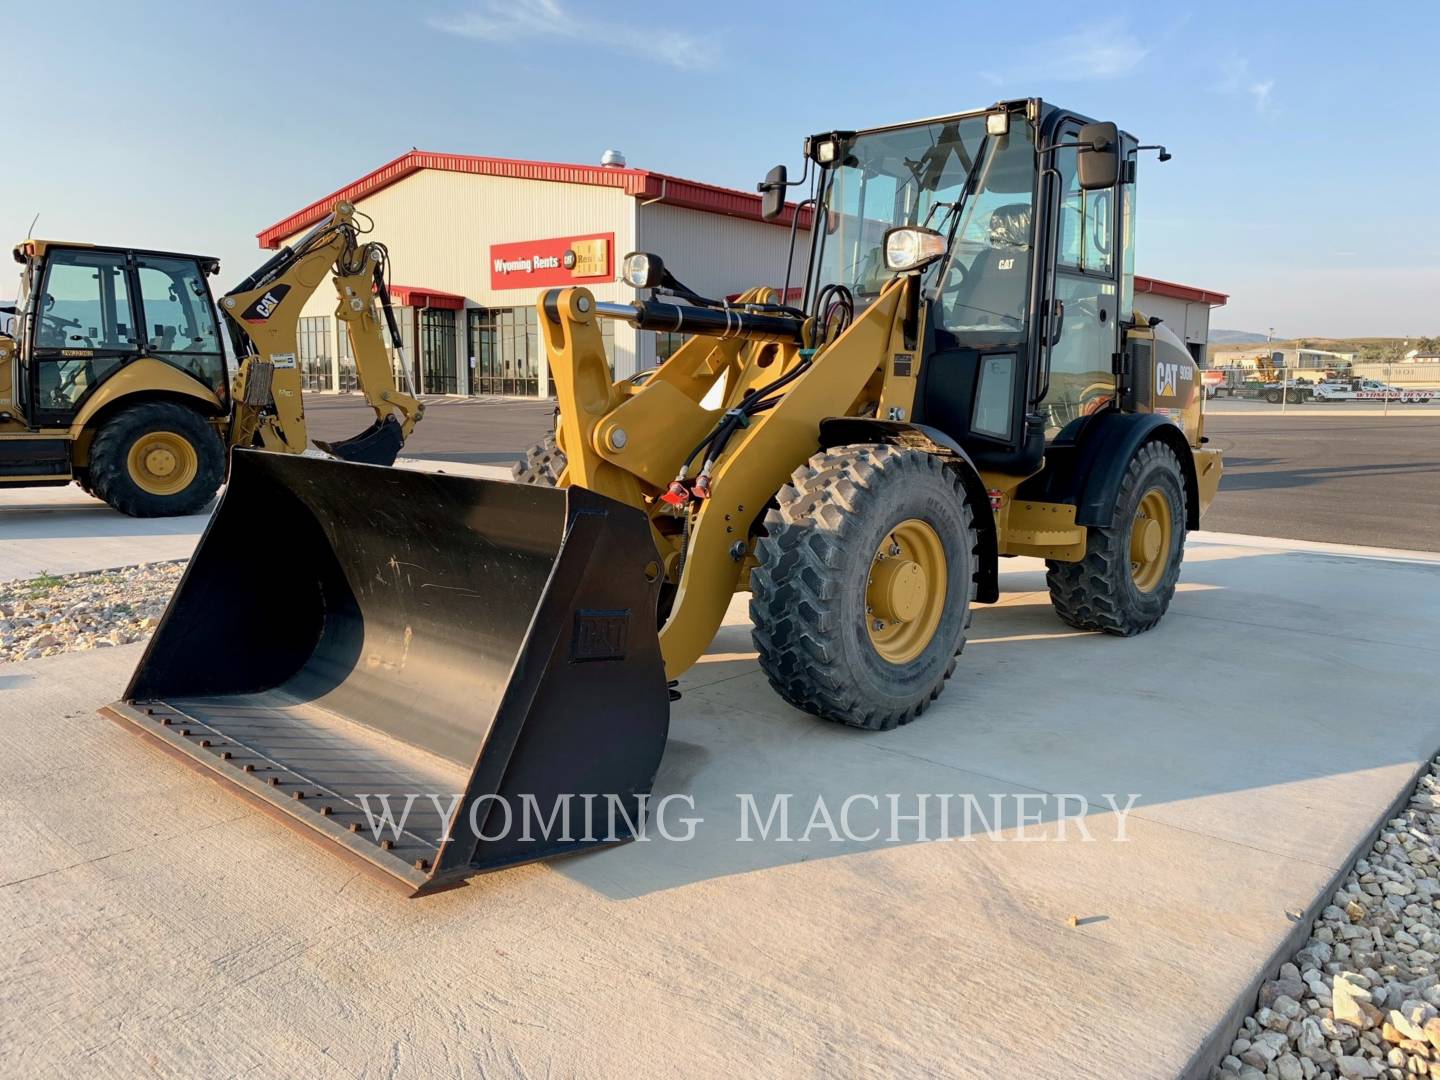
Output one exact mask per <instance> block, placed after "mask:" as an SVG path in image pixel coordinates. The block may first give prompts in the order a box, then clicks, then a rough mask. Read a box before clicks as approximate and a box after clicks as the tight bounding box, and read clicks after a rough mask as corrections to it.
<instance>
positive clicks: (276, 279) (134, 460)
mask: <svg viewBox="0 0 1440 1080" xmlns="http://www.w3.org/2000/svg"><path fill="white" fill-rule="evenodd" d="M354 219H355V214H354V210H353V208H351V207H350V206H349V204H348V203H340V204H337V206H336V207H335V209H334V211H333V212H332V213H331V214H330V215H329V216H328V217H327V218H326V219H325V220H324V221H322V222H321V223H320V224H319V225H317V226H316V227H315V229H314V230H312V232H311V233H310V234H308V235H307V236H306V237H305V238H304V239H303V240H301V241H299V242H297V243H296V244H295V246H294V247H293V248H286V249H284V250H282V251H280V252H278V253H276V255H275V256H274V257H272V258H271V259H270V260H269V261H268V262H267V263H266V264H265V265H264V266H262V267H261V268H260V269H259V270H257V271H256V272H255V273H254V274H252V275H251V276H250V277H249V278H247V279H246V280H245V281H243V282H241V283H240V285H239V286H238V287H237V288H236V289H235V290H232V291H231V292H230V293H228V294H227V295H225V296H224V297H223V298H222V299H221V302H220V306H219V309H218V311H219V315H220V318H219V319H217V308H216V304H215V301H214V299H213V298H212V296H211V292H210V285H209V278H210V277H211V276H213V275H215V274H217V273H219V270H220V264H219V262H218V261H217V260H215V259H213V258H209V257H206V256H200V255H186V254H181V253H179V252H171V251H149V250H142V249H138V248H116V247H98V246H94V245H89V244H69V243H57V242H52V241H45V240H26V241H24V242H23V243H21V244H19V245H17V246H16V248H15V250H14V255H15V260H16V262H18V263H20V265H21V274H20V291H19V295H18V299H17V300H16V302H15V304H14V305H12V306H11V307H10V308H9V309H8V310H6V311H4V312H0V315H3V316H4V319H5V321H4V323H3V324H0V327H3V330H4V332H3V333H0V488H4V487H30V486H44V485H63V484H68V483H70V482H71V481H74V482H76V483H78V484H79V485H80V486H81V487H82V488H84V490H85V491H87V492H88V493H90V494H92V495H95V496H97V497H98V498H101V499H103V500H104V501H105V502H108V503H109V504H110V505H111V506H113V507H115V508H116V509H117V510H120V511H121V512H123V513H126V514H130V515H134V516H142V517H152V516H164V515H173V514H190V513H195V512H196V511H198V510H200V509H202V508H203V507H204V506H205V505H206V504H207V503H208V502H209V501H210V500H211V499H212V498H213V496H214V494H215V491H216V489H217V488H218V487H219V485H220V484H221V482H222V481H223V480H224V478H225V475H226V467H227V455H228V452H229V450H230V449H232V448H236V447H240V448H247V447H261V448H264V449H269V450H278V451H283V452H288V453H296V454H298V453H301V452H303V451H304V450H305V449H306V448H307V447H308V445H309V443H308V441H307V434H306V427H305V412H304V405H303V401H302V396H301V394H302V384H301V371H300V370H299V364H298V362H297V353H298V349H299V346H298V320H299V313H300V310H301V307H302V306H303V305H304V303H305V301H306V299H307V298H308V297H309V296H310V294H311V293H312V292H313V291H314V290H315V288H316V287H317V286H318V285H319V284H320V283H321V282H322V281H323V280H324V278H325V275H326V271H327V270H328V271H330V272H331V274H332V281H333V282H334V284H335V287H336V291H337V299H338V300H339V306H338V310H337V313H336V315H337V318H338V319H340V320H341V322H342V324H343V325H345V326H346V327H347V328H348V330H349V332H350V335H351V343H352V349H353V354H354V356H355V361H356V370H357V374H358V381H359V383H360V387H361V389H362V390H363V391H364V393H365V395H366V399H367V401H369V403H370V405H371V406H372V408H373V409H374V411H375V422H374V423H373V424H372V425H371V426H370V427H369V428H368V429H366V430H365V431H363V432H361V433H360V434H359V435H357V436H355V437H354V438H352V439H348V440H344V441H342V442H339V443H336V444H333V445H331V444H317V445H320V448H321V449H322V450H324V451H327V452H328V453H330V454H332V455H333V456H335V457H339V458H343V459H346V460H352V461H365V462H370V463H376V464H390V463H392V462H393V461H394V460H395V456H396V453H397V452H398V451H399V449H400V446H401V445H402V444H403V442H404V441H405V438H406V436H408V434H409V433H410V430H411V428H412V427H413V426H414V424H415V422H416V421H417V420H418V419H419V418H420V415H421V413H422V411H423V407H422V406H421V405H420V403H419V402H418V401H417V400H416V399H415V398H414V396H413V394H402V393H399V392H398V391H397V390H396V388H395V382H394V376H393V374H392V373H391V369H390V361H389V357H388V356H387V354H386V351H385V346H384V343H383V341H382V338H381V332H382V329H388V331H389V335H390V339H391V341H392V342H393V344H394V347H395V348H396V349H397V350H398V349H399V340H400V337H399V333H398V331H397V330H396V328H395V326H394V320H393V316H392V315H391V313H390V310H389V294H388V291H387V290H386V286H385V274H384V270H385V249H384V248H383V246H381V245H379V244H374V243H364V242H362V241H361V240H360V230H359V228H357V226H356V224H355V220H354ZM377 297H378V299H379V301H380V311H379V313H378V314H377V310H376V303H375V301H376V298H377ZM382 316H383V317H384V318H385V319H386V320H387V322H388V326H386V327H382V323H381V321H380V320H381V317H382ZM222 321H223V322H224V324H225V328H226V330H227V331H228V332H229V335H230V339H231V343H232V346H233V353H234V355H235V356H237V357H239V358H240V361H239V365H238V369H237V371H236V372H235V375H234V378H233V385H232V377H231V373H230V371H229V368H228V364H227V360H226V356H225V350H224V348H223V346H222V344H221V338H220V333H221V326H220V323H221V322H222ZM401 367H402V369H404V370H406V371H408V368H405V367H404V364H403V358H402V363H401Z"/></svg>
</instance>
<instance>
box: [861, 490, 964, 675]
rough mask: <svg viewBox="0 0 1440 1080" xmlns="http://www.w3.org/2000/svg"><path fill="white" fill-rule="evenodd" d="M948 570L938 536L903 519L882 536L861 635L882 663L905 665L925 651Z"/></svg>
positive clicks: (920, 523) (914, 521)
mask: <svg viewBox="0 0 1440 1080" xmlns="http://www.w3.org/2000/svg"><path fill="white" fill-rule="evenodd" d="M947 581H948V570H947V566H946V562H945V545H943V544H942V543H941V542H940V536H939V534H938V533H937V532H936V531H935V530H934V529H933V528H931V527H930V526H929V525H928V524H926V523H925V522H923V521H921V520H920V519H919V518H907V519H906V520H904V521H902V522H900V524H898V525H896V526H895V528H893V529H891V530H890V532H889V533H888V534H886V536H885V539H884V540H882V541H881V542H880V546H879V547H878V548H876V549H875V556H874V558H873V559H872V560H871V564H870V578H869V582H868V584H867V585H866V588H865V631H866V633H868V634H869V635H870V644H871V645H873V646H874V647H875V651H876V652H877V653H879V654H880V658H881V659H882V660H885V661H888V662H889V663H891V664H905V663H909V662H910V661H911V660H914V659H915V658H916V657H917V656H919V655H920V654H921V653H923V652H924V651H925V647H926V646H927V645H929V644H930V639H931V638H933V637H934V636H935V629H936V628H937V627H938V626H939V625H940V616H942V615H943V614H944V613H945V587H946V583H947Z"/></svg>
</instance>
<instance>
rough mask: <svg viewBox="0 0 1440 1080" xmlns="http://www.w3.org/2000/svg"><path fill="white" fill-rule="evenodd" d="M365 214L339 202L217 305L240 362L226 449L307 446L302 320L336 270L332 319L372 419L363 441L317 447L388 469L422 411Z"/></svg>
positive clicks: (299, 449)
mask: <svg viewBox="0 0 1440 1080" xmlns="http://www.w3.org/2000/svg"><path fill="white" fill-rule="evenodd" d="M357 217H358V218H364V215H363V214H360V213H358V212H357V211H356V209H355V208H354V207H353V206H352V205H351V204H350V203H348V202H345V201H343V200H342V201H340V202H337V203H336V204H335V208H334V209H333V210H332V211H331V212H330V214H329V215H328V216H327V217H326V218H325V219H324V220H323V221H321V222H320V223H319V224H317V225H316V226H315V227H314V228H313V229H311V230H310V232H308V233H307V234H306V235H305V236H304V237H303V238H302V239H301V240H300V241H298V242H297V243H296V244H295V245H294V246H293V247H285V248H282V249H281V250H280V251H279V252H277V253H276V254H275V256H274V257H273V258H271V259H270V260H269V261H268V262H266V263H265V264H264V265H263V266H261V267H260V268H259V269H258V270H256V271H255V272H254V273H253V274H251V275H250V276H249V277H248V278H246V279H245V280H244V281H242V282H240V284H239V285H237V286H236V287H235V288H234V289H232V290H231V291H230V292H228V293H227V294H226V295H225V296H224V297H222V298H221V300H220V311H221V313H222V314H223V315H224V317H225V324H226V328H227V330H228V331H229V334H230V341H231V344H232V345H233V347H234V349H235V354H236V355H237V356H238V357H240V358H241V359H240V362H239V369H238V371H237V373H236V375H235V384H234V387H233V400H234V403H235V405H234V412H233V414H232V416H231V422H230V431H229V445H230V446H231V447H232V448H234V447H254V446H258V447H262V448H264V449H266V450H277V451H283V452H288V453H293V454H298V453H303V452H304V450H305V449H306V445H307V433H306V426H305V408H304V399H303V397H302V384H301V372H300V367H299V359H298V358H299V320H300V313H301V311H302V310H303V309H304V306H305V302H306V301H307V300H308V299H309V298H310V295H311V294H312V293H313V292H314V291H315V289H316V288H318V287H319V285H320V282H321V281H322V280H324V278H325V275H326V274H327V273H328V274H330V277H331V280H332V281H333V282H334V285H335V292H336V296H337V300H338V303H337V306H336V309H335V317H336V318H337V319H338V320H339V321H340V323H341V325H343V326H344V327H345V330H346V332H347V333H348V334H349V335H350V349H351V355H353V356H354V357H355V371H356V376H357V381H358V383H359V386H360V391H361V393H362V394H364V396H365V401H366V404H368V405H369V406H370V408H371V409H373V410H374V412H375V421H374V423H372V424H371V425H370V427H368V428H367V429H365V430H364V431H362V432H360V433H359V434H358V435H355V436H352V437H351V438H349V439H343V440H341V441H339V442H335V443H319V442H317V443H316V445H317V446H318V447H319V448H320V449H321V450H323V451H325V452H326V453H329V454H331V455H332V456H334V457H338V458H343V459H344V460H347V461H358V462H363V463H365V464H371V465H390V464H393V463H394V461H395V456H396V454H398V453H399V451H400V447H401V446H402V445H404V443H405V440H406V439H407V438H409V436H410V432H411V431H412V430H413V428H414V427H415V423H416V422H417V421H418V420H419V419H420V418H421V416H422V415H423V414H424V411H425V407H424V405H422V404H421V403H420V401H419V400H418V399H417V398H416V396H415V388H414V386H413V385H411V384H410V370H409V367H408V366H407V364H406V362H405V357H404V352H403V348H402V344H401V338H400V331H399V327H398V326H397V325H396V322H395V314H394V311H393V309H392V307H391V304H390V290H389V287H388V285H387V282H386V269H387V252H386V249H385V245H384V244H381V243H378V242H375V241H369V242H362V241H361V239H360V238H361V236H362V235H363V233H365V232H368V231H369V228H368V219H367V224H366V226H365V227H362V226H361V225H359V224H358V223H357V220H356V219H357ZM376 296H378V298H379V301H380V309H381V311H382V312H383V315H384V321H385V325H384V327H383V331H384V332H385V333H387V334H388V335H389V337H390V341H391V344H392V345H393V347H394V348H395V350H396V354H397V356H399V357H400V370H401V371H402V372H403V373H404V377H405V382H406V387H405V390H404V392H402V391H400V390H399V389H398V388H397V387H396V384H395V377H394V374H393V372H392V370H391V367H390V359H389V357H388V356H387V355H386V352H385V348H384V346H383V344H382V343H381V337H380V334H381V332H382V327H381V325H380V321H379V316H377V314H376V310H375V299H374V298H375V297H376Z"/></svg>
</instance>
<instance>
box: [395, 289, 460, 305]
mask: <svg viewBox="0 0 1440 1080" xmlns="http://www.w3.org/2000/svg"><path fill="white" fill-rule="evenodd" d="M390 299H391V300H392V301H394V302H395V303H396V304H398V305H400V306H401V307H428V308H443V309H447V310H449V311H459V310H460V309H461V308H463V307H464V306H465V298H464V297H463V296H461V295H460V294H458V293H452V292H443V291H441V290H440V289H423V288H421V287H420V286H418V285H391V286H390Z"/></svg>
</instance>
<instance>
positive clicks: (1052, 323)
mask: <svg viewBox="0 0 1440 1080" xmlns="http://www.w3.org/2000/svg"><path fill="white" fill-rule="evenodd" d="M1136 149H1137V147H1136V140H1135V139H1134V138H1133V137H1131V136H1129V135H1126V134H1124V133H1121V132H1119V131H1117V130H1116V129H1115V127H1114V125H1113V124H1094V123H1092V122H1091V121H1089V120H1088V119H1087V118H1085V117H1082V116H1078V115H1076V114H1074V113H1070V112H1066V111H1063V110H1060V109H1056V108H1054V107H1051V106H1047V105H1045V104H1043V103H1041V102H1040V101H1038V100H1033V99H1031V100H1026V101H1017V102H1009V103H1002V104H999V105H996V106H994V107H992V108H991V109H988V110H984V111H978V112H973V113H967V114H960V115H957V116H951V117H944V118H941V119H936V120H927V121H920V122H916V123H909V124H903V125H895V126H891V127H884V128H875V129H872V130H868V131H859V132H833V133H830V134H828V135H818V136H813V137H812V138H811V139H810V140H808V141H807V157H808V158H809V160H810V161H811V162H813V163H814V164H815V165H816V166H817V169H816V170H815V171H816V177H815V179H814V180H813V181H812V183H813V184H814V198H815V200H816V205H817V207H818V212H817V214H816V219H817V228H816V230H815V236H814V238H813V240H812V244H811V255H810V262H809V265H808V267H807V270H806V284H805V290H804V292H805V295H804V300H803V301H802V306H803V307H804V308H805V309H806V310H807V312H808V313H809V314H812V315H815V316H816V317H817V318H819V319H820V320H821V321H822V322H826V323H828V322H830V321H831V320H832V319H833V318H834V317H835V316H834V314H833V313H832V309H834V308H835V307H837V306H839V307H840V308H841V311H840V314H839V317H840V318H841V320H842V321H843V320H844V318H845V317H846V312H845V311H844V308H846V307H847V306H848V307H849V308H850V310H851V311H852V312H854V313H858V312H859V311H861V310H863V309H864V308H865V307H866V306H868V305H869V304H870V303H871V302H873V301H874V299H875V298H876V297H877V296H878V295H879V293H880V290H881V289H882V288H883V287H884V285H885V284H886V282H887V281H889V280H890V278H891V277H893V276H894V275H895V273H897V272H901V273H903V272H912V271H917V270H918V271H919V272H920V273H922V275H923V276H922V284H923V288H922V290H921V295H922V297H923V300H922V308H923V311H921V312H917V313H916V315H917V316H923V318H920V319H918V320H917V321H918V322H919V323H920V325H921V326H922V329H921V330H920V336H919V338H918V339H917V341H916V348H915V352H916V353H918V354H919V356H913V355H903V356H896V357H892V358H891V363H892V365H894V366H893V368H892V371H891V372H889V373H887V374H889V375H890V376H891V377H896V376H901V375H905V374H908V373H909V372H910V371H911V370H914V371H915V372H916V377H917V379H918V383H917V385H916V387H915V395H914V407H913V415H909V416H902V415H890V416H881V417H880V419H882V420H884V419H889V420H897V421H904V422H906V423H915V424H923V425H926V426H929V427H931V428H934V429H938V431H940V432H941V433H943V434H944V435H946V436H948V437H949V438H950V439H953V440H954V441H955V442H958V443H959V444H960V445H961V447H963V449H964V450H965V451H966V452H967V453H968V454H969V455H970V456H971V458H973V459H974V461H975V462H976V464H977V465H978V466H980V467H981V468H982V469H988V470H992V471H998V472H1002V473H1010V474H1015V475H1027V474H1029V473H1032V472H1034V471H1035V470H1036V469H1038V468H1039V465H1040V460H1041V457H1042V455H1043V453H1044V449H1045V445H1046V443H1047V441H1049V442H1053V441H1054V440H1055V439H1057V438H1062V439H1063V438H1068V437H1070V436H1071V435H1073V432H1074V430H1075V428H1076V427H1078V424H1077V423H1076V422H1077V421H1079V420H1082V419H1083V418H1085V417H1088V416H1090V415H1093V414H1095V413H1098V412H1100V411H1103V410H1105V409H1107V408H1109V407H1111V406H1112V405H1113V404H1114V403H1115V402H1116V401H1117V398H1118V396H1119V392H1120V383H1121V381H1122V376H1123V372H1124V367H1123V364H1122V362H1121V359H1120V355H1121V351H1122V337H1121V330H1122V326H1123V325H1124V324H1125V322H1126V321H1127V320H1128V319H1129V318H1130V317H1131V311H1132V300H1133V293H1134V256H1133V235H1132V229H1131V226H1130V222H1131V218H1132V215H1133V207H1134V184H1133V178H1134V171H1133V167H1132V166H1133V161H1132V158H1133V154H1134V152H1135V150H1136ZM1087 159H1088V160H1087ZM807 171H808V170H807ZM776 180H779V181H780V183H781V184H782V185H786V186H793V185H788V184H787V183H786V181H785V180H784V175H783V169H777V170H776V171H775V172H772V174H771V176H770V178H769V179H768V180H767V182H766V184H762V185H761V190H762V191H764V192H765V193H766V195H767V197H769V203H768V205H767V210H768V209H770V208H771V207H773V206H775V205H776V203H777V200H776V199H775V198H774V197H773V196H772V190H773V185H774V183H775V181H776ZM781 194H782V195H783V188H782V189H781ZM897 230H904V231H906V232H907V233H914V234H916V235H908V236H906V237H904V238H903V239H901V240H899V241H897V243H899V244H900V245H901V246H903V247H905V249H906V250H915V251H919V250H921V249H924V251H925V252H926V253H927V254H926V255H925V256H924V259H923V260H922V261H921V262H920V263H918V264H911V265H908V266H897V265H895V263H894V260H893V259H892V260H888V261H887V258H886V255H887V252H886V247H887V243H888V242H889V241H890V239H891V238H892V236H893V235H894V234H895V233H896V231H897ZM894 411H896V412H898V411H899V410H894Z"/></svg>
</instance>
